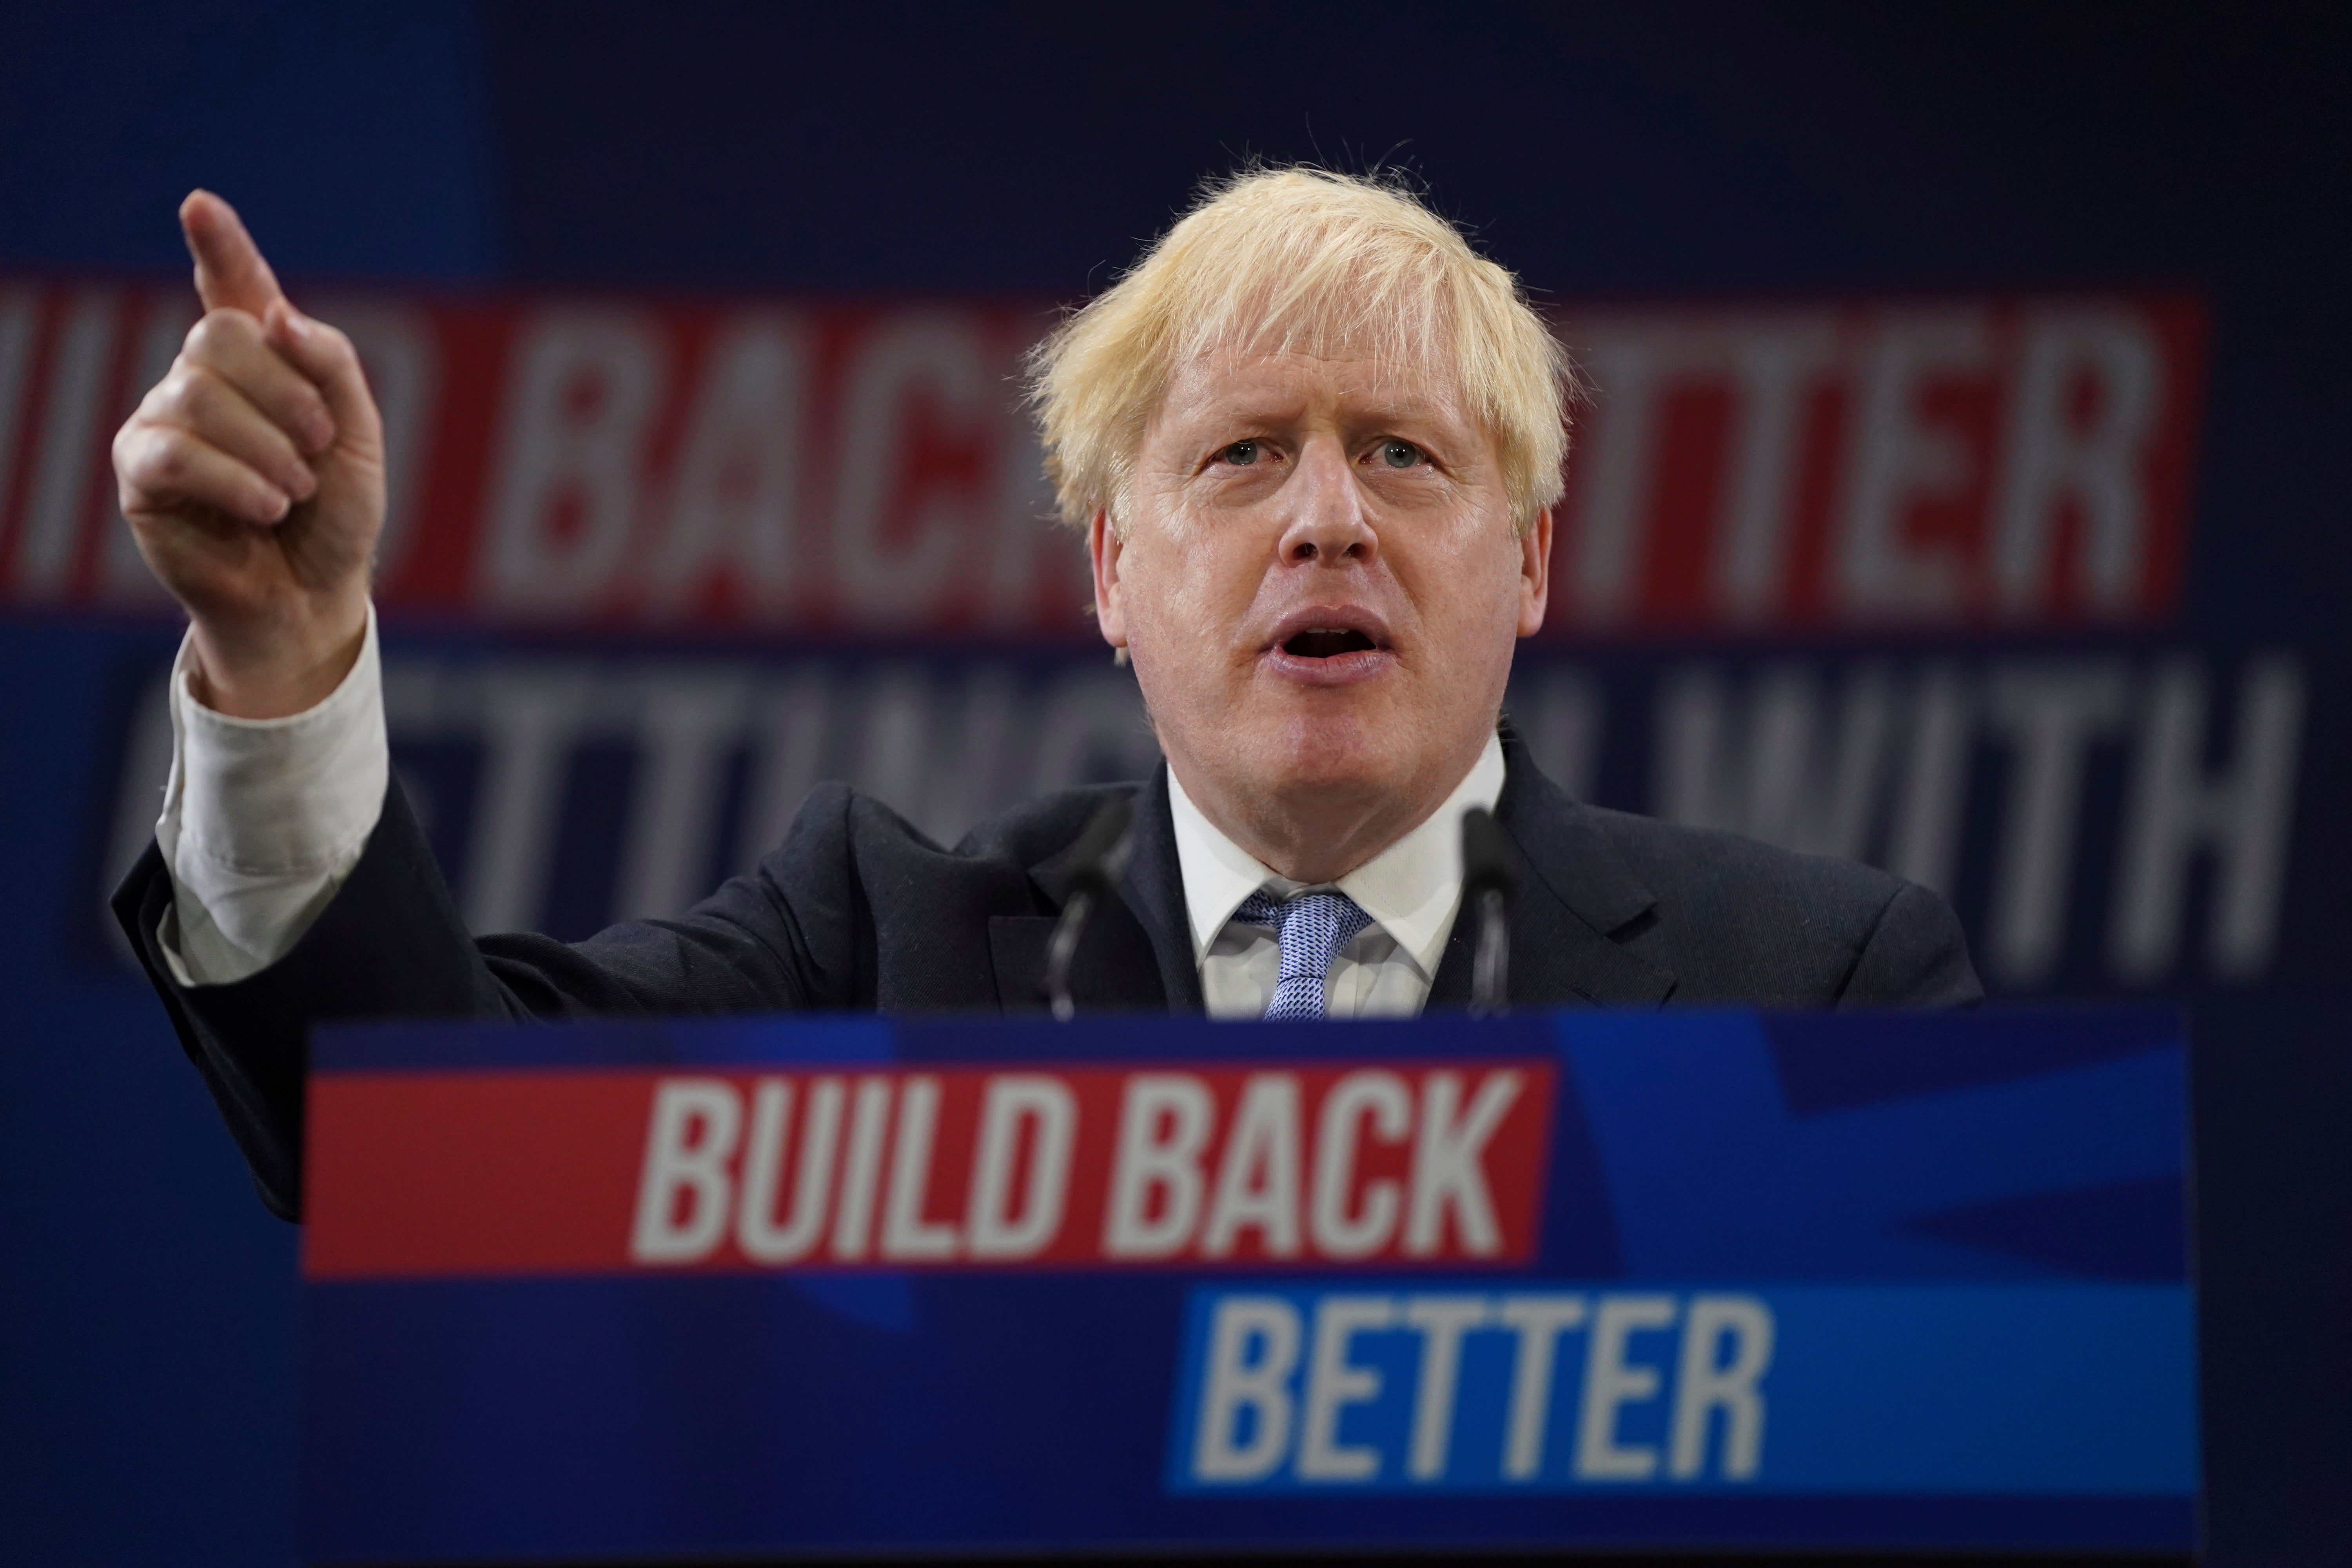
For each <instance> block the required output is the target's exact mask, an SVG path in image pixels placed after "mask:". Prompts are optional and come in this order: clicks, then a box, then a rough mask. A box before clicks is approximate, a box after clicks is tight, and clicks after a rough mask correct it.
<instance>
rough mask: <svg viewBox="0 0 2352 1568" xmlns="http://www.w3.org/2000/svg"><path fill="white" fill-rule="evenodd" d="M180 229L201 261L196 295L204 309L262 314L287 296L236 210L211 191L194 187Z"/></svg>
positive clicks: (183, 209)
mask: <svg viewBox="0 0 2352 1568" xmlns="http://www.w3.org/2000/svg"><path fill="white" fill-rule="evenodd" d="M180 232H181V233H182V234H184V235H185V236H186V237H187V241H188V254H189V255H190V256H193V257H194V258H195V260H196V294H197V297H198V298H200V299H202V300H204V302H205V310H224V309H226V310H249V311H251V312H252V313H253V314H255V315H257V316H258V315H261V314H263V313H264V312H266V311H267V310H268V309H269V307H270V306H271V305H273V304H275V303H276V302H277V301H278V300H283V299H284V298H286V291H285V290H284V289H280V288H278V277H277V274H275V273H273V272H271V271H270V270H269V263H268V262H267V261H264V260H263V259H261V252H260V251H259V250H258V249H257V248H256V247H255V246H254V243H253V237H252V236H251V235H249V234H247V233H246V232H245V225H244V224H243V223H242V222H241V221H239V219H238V218H237V216H236V208H235V207H233V206H231V205H228V204H227V203H226V202H225V201H223V200H221V199H220V198H219V197H218V196H216V195H213V194H212V193H211V192H210V191H190V192H189V193H188V199H187V200H186V201H184V202H182V203H181V204H180Z"/></svg>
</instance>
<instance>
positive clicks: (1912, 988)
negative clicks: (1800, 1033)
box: [1837, 882, 1984, 1007]
mask: <svg viewBox="0 0 2352 1568" xmlns="http://www.w3.org/2000/svg"><path fill="white" fill-rule="evenodd" d="M1983 1000H1984V987H1983V985H1982V984H1979V982H1978V980H1977V972H1976V968H1975V966H1974V965H1973V964H1971V963H1969V943H1968V938H1967V937H1966V936H1964V935H1962V934H1961V931H1960V921H1959V917H1958V916H1957V915H1955V914H1953V913H1952V906H1951V905H1950V904H1948V903H1946V902H1945V901H1944V900H1943V899H1941V898H1940V897H1938V896H1937V894H1935V893H1933V892H1931V891H1929V890H1928V889H1926V888H1923V887H1921V886H1919V885H1918V884H1917V883H1916V882H1906V883H1904V884H1903V885H1902V886H1901V887H1899V888H1897V889H1895V896H1894V897H1893V898H1891V899H1889V900H1887V901H1886V904H1885V908H1883V909H1882V910H1879V914H1878V920H1877V921H1876V923H1875V924H1874V925H1873V926H1872V928H1871V931H1870V934H1869V936H1868V937H1867V938H1866V939H1864V942H1863V947H1862V952H1861V955H1860V956H1859V957H1858V958H1857V959H1855V961H1854V964H1853V969H1852V970H1851V971H1850V972H1849V973H1847V975H1846V980H1845V984H1844V985H1843V987H1841V988H1840V990H1839V992H1838V996H1837V1005H1838V1006H1840V1007H1973V1006H1975V1005H1977V1004H1979V1003H1980V1002H1982V1001H1983Z"/></svg>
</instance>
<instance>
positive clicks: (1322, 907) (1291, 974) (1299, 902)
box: [1234, 892, 1372, 1018]
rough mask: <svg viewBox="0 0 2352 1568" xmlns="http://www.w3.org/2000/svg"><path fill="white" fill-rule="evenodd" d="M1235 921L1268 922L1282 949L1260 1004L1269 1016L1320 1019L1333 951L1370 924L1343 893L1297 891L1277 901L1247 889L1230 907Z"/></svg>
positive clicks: (1269, 895)
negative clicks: (1278, 974)
mask: <svg viewBox="0 0 2352 1568" xmlns="http://www.w3.org/2000/svg"><path fill="white" fill-rule="evenodd" d="M1234 919H1235V920H1237V921H1244V922H1245V923H1247V924H1249V925H1256V926H1272V927H1273V928H1274V934H1275V940H1276V942H1278V943H1280V944H1281V948H1282V978H1281V979H1280V980H1279V981H1278V982H1276V985H1275V987H1274V1000H1273V1001H1271V1002H1269V1003H1267V1004H1266V1005H1265V1016H1267V1017H1269V1018H1320V1017H1321V1016H1323V986H1324V984H1325V982H1326V981H1327V980H1328V978H1329V976H1330V973H1331V959H1332V955H1333V954H1335V953H1337V952H1339V950H1340V949H1341V948H1343V947H1345V946H1347V945H1348V943H1349V942H1351V941H1353V940H1354V938H1355V935H1356V933H1357V932H1358V931H1362V930H1363V929H1364V928H1365V927H1366V926H1368V925H1370V924H1371V923H1372V917H1371V916H1370V915H1368V914H1366V913H1365V912H1364V911H1363V910H1360V909H1359V908H1357V907H1356V900H1353V899H1351V898H1349V896H1348V895H1347V894H1345V893H1331V892H1321V893H1301V894H1299V895H1298V896H1297V897H1296V898H1292V899H1277V898H1275V897H1274V896H1273V895H1272V894H1270V893H1265V892H1256V893H1252V894H1251V895H1250V896H1249V897H1248V898H1246V899H1244V900H1242V905H1241V908H1239V909H1237V910H1234Z"/></svg>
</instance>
